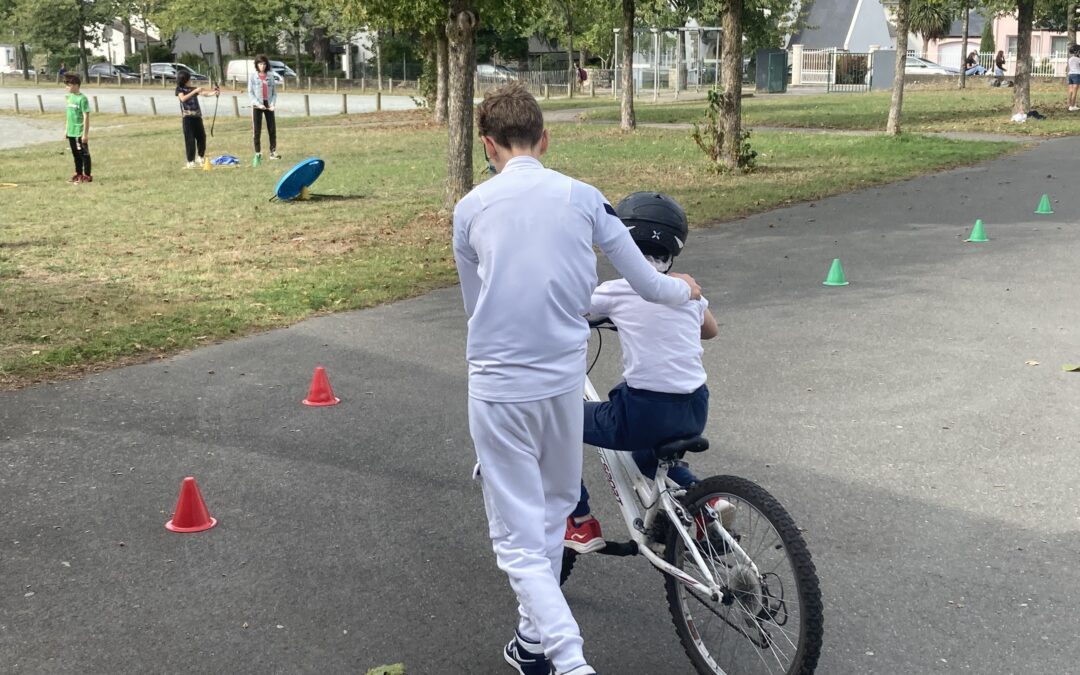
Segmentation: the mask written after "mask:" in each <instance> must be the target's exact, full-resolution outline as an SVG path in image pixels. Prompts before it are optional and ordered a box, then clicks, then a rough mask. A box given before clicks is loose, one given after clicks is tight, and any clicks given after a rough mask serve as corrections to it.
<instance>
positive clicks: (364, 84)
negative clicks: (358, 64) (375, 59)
mask: <svg viewBox="0 0 1080 675" xmlns="http://www.w3.org/2000/svg"><path fill="white" fill-rule="evenodd" d="M360 93H361V94H366V93H367V79H365V78H363V77H361V78H360Z"/></svg>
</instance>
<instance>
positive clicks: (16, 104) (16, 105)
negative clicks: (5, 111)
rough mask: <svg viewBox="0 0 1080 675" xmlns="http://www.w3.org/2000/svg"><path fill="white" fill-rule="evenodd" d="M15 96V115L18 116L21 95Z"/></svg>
mask: <svg viewBox="0 0 1080 675" xmlns="http://www.w3.org/2000/svg"><path fill="white" fill-rule="evenodd" d="M13 96H15V114H16V115H18V114H19V95H18V94H13Z"/></svg>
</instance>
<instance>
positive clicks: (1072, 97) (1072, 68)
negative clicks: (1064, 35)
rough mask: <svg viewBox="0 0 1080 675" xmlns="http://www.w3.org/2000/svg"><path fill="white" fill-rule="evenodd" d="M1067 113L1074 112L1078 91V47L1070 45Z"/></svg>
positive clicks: (1079, 59) (1079, 46)
mask: <svg viewBox="0 0 1080 675" xmlns="http://www.w3.org/2000/svg"><path fill="white" fill-rule="evenodd" d="M1068 67H1069V70H1068V80H1069V112H1076V111H1077V110H1080V108H1077V107H1076V91H1077V89H1080V45H1070V47H1069V63H1068Z"/></svg>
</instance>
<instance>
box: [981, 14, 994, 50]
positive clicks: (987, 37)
mask: <svg viewBox="0 0 1080 675" xmlns="http://www.w3.org/2000/svg"><path fill="white" fill-rule="evenodd" d="M979 51H980V52H983V53H994V52H996V51H997V48H996V47H995V46H994V21H993V17H987V18H986V23H984V24H983V30H982V37H981V38H980V39H979Z"/></svg>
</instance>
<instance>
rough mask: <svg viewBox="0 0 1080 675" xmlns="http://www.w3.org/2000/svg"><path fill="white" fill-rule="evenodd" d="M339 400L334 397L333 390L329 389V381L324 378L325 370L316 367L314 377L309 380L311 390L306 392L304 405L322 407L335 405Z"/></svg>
mask: <svg viewBox="0 0 1080 675" xmlns="http://www.w3.org/2000/svg"><path fill="white" fill-rule="evenodd" d="M338 403H341V399H340V398H338V397H337V396H334V390H333V389H331V388H330V380H328V379H327V377H326V368H323V367H322V366H317V367H316V368H315V375H314V376H312V378H311V389H309V390H308V395H307V398H305V399H304V405H313V406H324V405H337V404H338Z"/></svg>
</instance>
